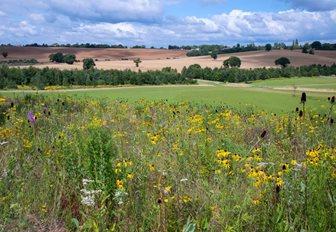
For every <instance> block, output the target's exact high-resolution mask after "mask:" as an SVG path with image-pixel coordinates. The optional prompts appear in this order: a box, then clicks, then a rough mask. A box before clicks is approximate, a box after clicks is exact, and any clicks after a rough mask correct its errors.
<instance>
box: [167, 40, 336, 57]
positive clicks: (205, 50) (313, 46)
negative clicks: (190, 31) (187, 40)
mask: <svg viewBox="0 0 336 232" xmlns="http://www.w3.org/2000/svg"><path fill="white" fill-rule="evenodd" d="M173 48H175V47H173ZM190 48H191V50H190V51H189V52H187V56H208V55H211V54H213V53H216V54H230V53H237V52H249V51H261V50H266V51H271V50H272V49H274V50H279V49H289V50H295V49H302V52H303V53H309V54H312V55H313V54H314V51H315V50H336V44H331V43H321V42H320V41H314V42H312V43H305V44H303V45H301V44H300V43H299V41H298V40H295V41H293V44H292V45H291V46H288V45H286V44H285V43H274V44H273V45H271V44H269V43H268V44H265V45H259V46H257V45H255V44H254V43H251V44H247V45H241V44H239V43H238V44H236V45H234V46H232V47H229V46H225V45H200V46H190Z"/></svg>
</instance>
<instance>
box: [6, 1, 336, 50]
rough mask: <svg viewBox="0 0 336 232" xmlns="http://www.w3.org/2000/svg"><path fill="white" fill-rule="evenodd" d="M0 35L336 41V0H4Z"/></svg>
mask: <svg viewBox="0 0 336 232" xmlns="http://www.w3.org/2000/svg"><path fill="white" fill-rule="evenodd" d="M0 22H1V23H0V43H12V44H26V43H35V42H37V43H48V44H51V43H77V42H78V43H86V42H89V43H108V44H119V43H121V44H124V45H135V44H144V45H147V46H167V45H169V44H176V45H191V44H228V45H232V44H235V43H251V42H254V43H266V42H272V43H273V42H290V41H292V40H294V39H296V38H297V39H299V40H300V41H302V42H305V41H313V40H321V41H326V42H335V41H336V0H319V1H316V0H263V1H261V0H193V1H190V0H189V1H188V0H123V1H121V0H85V1H84V0H70V1H69V0H0Z"/></svg>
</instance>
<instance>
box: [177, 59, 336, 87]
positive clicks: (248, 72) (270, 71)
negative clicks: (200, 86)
mask: <svg viewBox="0 0 336 232" xmlns="http://www.w3.org/2000/svg"><path fill="white" fill-rule="evenodd" d="M224 62H228V61H224ZM226 65H227V66H226ZM225 66H226V67H229V64H228V63H227V64H225V63H224V68H214V69H210V68H204V69H202V68H201V67H200V66H199V65H191V66H189V67H188V68H184V69H183V70H182V76H184V77H186V78H195V79H204V80H211V81H221V82H250V81H254V80H265V79H271V78H280V77H312V76H331V75H336V64H333V65H331V66H325V65H323V66H322V65H310V66H301V67H286V68H282V69H279V68H256V69H238V68H225Z"/></svg>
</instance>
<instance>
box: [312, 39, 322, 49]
mask: <svg viewBox="0 0 336 232" xmlns="http://www.w3.org/2000/svg"><path fill="white" fill-rule="evenodd" d="M311 48H313V49H316V50H320V49H321V48H322V44H321V42H320V41H315V42H313V43H312V44H311Z"/></svg>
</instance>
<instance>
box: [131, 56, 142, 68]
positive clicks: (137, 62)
mask: <svg viewBox="0 0 336 232" xmlns="http://www.w3.org/2000/svg"><path fill="white" fill-rule="evenodd" d="M133 62H134V64H135V66H136V67H137V68H138V67H139V64H140V63H141V62H142V61H141V60H140V58H136V59H135V60H133Z"/></svg>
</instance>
